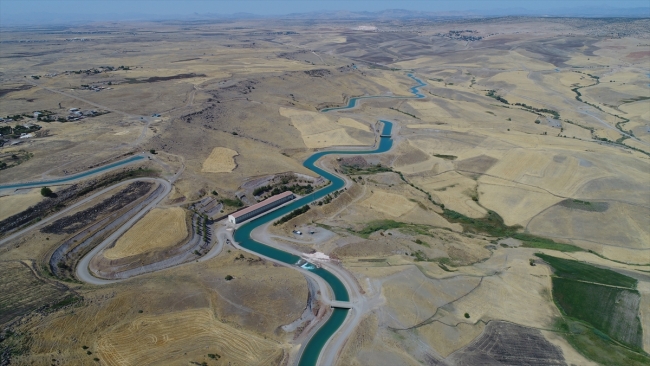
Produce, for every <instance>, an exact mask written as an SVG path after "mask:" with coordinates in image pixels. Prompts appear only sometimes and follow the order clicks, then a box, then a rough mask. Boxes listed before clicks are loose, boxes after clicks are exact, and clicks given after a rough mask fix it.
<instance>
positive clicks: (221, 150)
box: [201, 147, 238, 173]
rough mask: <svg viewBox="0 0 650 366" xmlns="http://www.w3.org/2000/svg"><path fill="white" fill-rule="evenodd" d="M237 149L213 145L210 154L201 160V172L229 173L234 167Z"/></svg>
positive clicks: (235, 165)
mask: <svg viewBox="0 0 650 366" xmlns="http://www.w3.org/2000/svg"><path fill="white" fill-rule="evenodd" d="M237 155H238V154H237V151H235V150H232V149H228V148H226V147H215V148H214V149H212V152H211V153H210V156H208V158H207V159H205V161H204V162H203V168H202V169H201V171H202V172H207V173H229V172H232V171H233V170H234V169H235V168H236V167H237V163H235V156H237Z"/></svg>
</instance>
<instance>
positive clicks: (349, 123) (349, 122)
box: [336, 117, 372, 131]
mask: <svg viewBox="0 0 650 366" xmlns="http://www.w3.org/2000/svg"><path fill="white" fill-rule="evenodd" d="M336 123H338V124H340V125H341V126H345V127H352V128H356V129H357V130H361V131H372V129H371V128H370V126H369V125H366V124H364V123H361V122H359V121H357V120H356V119H352V118H348V117H341V118H339V120H338V121H336Z"/></svg>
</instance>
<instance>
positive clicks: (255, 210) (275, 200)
mask: <svg viewBox="0 0 650 366" xmlns="http://www.w3.org/2000/svg"><path fill="white" fill-rule="evenodd" d="M294 198H296V196H295V195H294V194H293V192H291V191H287V192H284V193H280V194H276V195H275V196H273V197H269V198H267V199H265V200H264V201H262V202H258V203H256V204H254V205H252V206H250V207H246V208H245V209H243V210H240V211H237V212H233V213H232V214H230V215H228V221H229V222H230V223H232V224H239V223H242V222H244V221H246V220H248V219H250V218H252V217H255V216H257V215H259V214H261V213H263V212H266V211H268V210H270V209H272V208H274V207H278V206H280V205H281V204H283V203H285V202H289V201H291V200H292V199H294Z"/></svg>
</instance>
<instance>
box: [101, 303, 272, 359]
mask: <svg viewBox="0 0 650 366" xmlns="http://www.w3.org/2000/svg"><path fill="white" fill-rule="evenodd" d="M97 351H98V353H99V355H100V356H101V359H102V360H103V361H104V362H105V363H106V364H108V365H111V366H113V365H115V366H126V365H154V364H172V363H173V360H178V359H181V358H182V359H187V357H188V356H190V357H192V356H194V357H199V356H205V355H207V354H218V355H220V356H221V357H222V358H221V359H220V360H219V361H220V362H221V363H223V364H234V365H269V364H276V363H277V362H278V361H279V360H280V358H281V357H282V354H283V351H282V350H281V349H279V347H278V345H277V344H276V343H274V342H271V341H268V340H265V339H262V338H260V337H258V336H255V335H252V334H250V333H248V332H243V331H240V330H238V329H236V328H233V327H231V326H229V325H227V324H225V323H222V322H220V321H218V320H217V319H215V317H214V315H213V314H212V312H211V311H210V310H209V309H193V310H185V311H180V312H174V313H168V314H164V315H157V316H156V315H153V316H142V317H139V318H137V319H135V320H134V321H132V322H131V323H130V324H124V325H121V326H119V327H117V328H115V329H112V330H111V331H109V332H108V333H106V334H105V335H103V336H101V337H100V338H99V340H98V341H97Z"/></svg>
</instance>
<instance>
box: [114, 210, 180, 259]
mask: <svg viewBox="0 0 650 366" xmlns="http://www.w3.org/2000/svg"><path fill="white" fill-rule="evenodd" d="M186 216H187V214H186V211H185V210H184V209H182V208H180V207H173V208H163V209H159V208H156V209H153V210H151V211H150V212H149V213H147V214H146V215H145V216H144V217H143V218H142V219H140V220H139V221H138V222H137V223H136V224H135V225H133V227H132V228H131V229H129V230H128V231H127V232H126V233H124V235H122V237H120V238H119V239H118V240H117V241H116V242H115V245H114V246H112V247H111V248H109V249H107V250H105V251H104V253H103V256H104V257H106V258H107V259H120V258H126V257H131V256H135V255H139V254H143V253H147V252H150V251H152V250H164V249H166V248H169V247H172V246H174V245H176V244H178V243H179V242H180V241H181V240H183V239H185V238H186V237H187V235H188V228H187V220H186Z"/></svg>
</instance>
